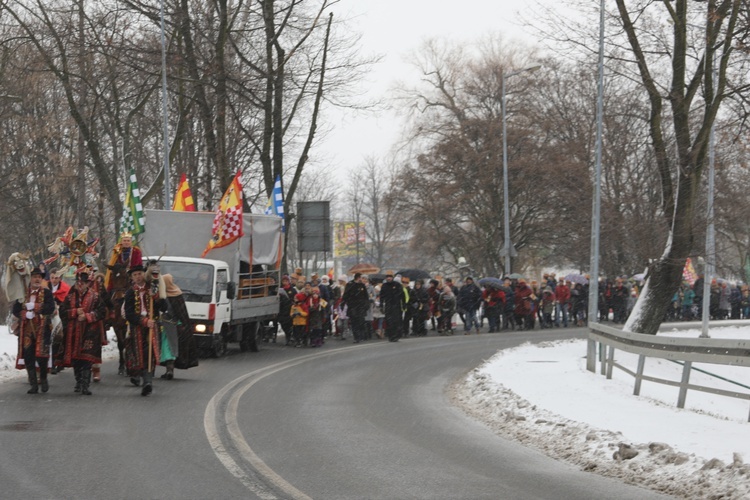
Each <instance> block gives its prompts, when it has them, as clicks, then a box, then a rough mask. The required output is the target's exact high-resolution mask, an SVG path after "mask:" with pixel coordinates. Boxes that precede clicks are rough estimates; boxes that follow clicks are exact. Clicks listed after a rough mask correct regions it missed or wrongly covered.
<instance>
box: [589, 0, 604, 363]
mask: <svg viewBox="0 0 750 500" xmlns="http://www.w3.org/2000/svg"><path fill="white" fill-rule="evenodd" d="M596 87H597V89H596V167H595V173H594V200H593V207H592V210H591V273H590V279H589V323H592V322H596V321H597V319H598V315H599V236H600V235H599V232H600V224H599V221H600V218H601V204H602V135H603V131H602V129H603V126H602V122H603V121H604V120H603V118H604V0H600V3H599V80H598V82H597V86H596ZM586 369H587V370H588V371H590V372H596V342H594V341H593V340H589V341H588V343H587V346H586Z"/></svg>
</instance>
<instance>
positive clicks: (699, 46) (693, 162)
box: [617, 0, 745, 334]
mask: <svg viewBox="0 0 750 500" xmlns="http://www.w3.org/2000/svg"><path fill="white" fill-rule="evenodd" d="M744 3H745V2H743V1H742V0H722V1H715V0H709V1H708V2H705V3H697V2H688V1H687V0H675V1H674V2H668V1H663V2H651V1H642V2H635V3H634V4H633V3H631V4H630V5H626V2H625V1H624V0H617V12H618V15H619V19H620V21H621V25H622V28H623V30H624V33H625V35H626V37H627V40H628V44H629V47H630V52H631V55H632V57H633V59H634V61H633V63H632V64H633V66H634V68H635V69H636V71H637V73H636V74H637V76H638V77H639V78H640V81H641V83H642V85H643V89H644V91H645V92H646V94H647V95H648V98H649V105H650V111H649V121H648V123H649V133H650V136H651V141H652V146H653V150H654V155H655V166H656V172H657V173H658V176H659V179H660V188H661V197H662V200H661V201H662V217H663V220H664V226H665V229H667V230H668V231H669V240H668V242H667V245H666V248H665V249H664V253H663V254H662V256H661V257H660V258H658V259H656V260H654V261H653V262H652V263H651V264H650V265H649V270H648V282H647V285H646V287H645V288H644V291H643V293H642V294H641V296H640V297H639V303H640V304H639V305H638V306H637V309H636V310H637V311H639V314H633V315H631V317H630V318H629V320H628V323H627V325H626V327H627V328H628V329H629V330H631V331H636V332H641V333H650V334H655V333H656V332H657V331H658V328H659V325H660V324H661V322H662V320H663V318H664V311H666V310H667V307H668V306H669V304H670V302H671V300H672V296H673V295H674V293H675V291H676V290H677V287H678V286H679V284H680V282H681V275H682V269H683V266H684V265H685V260H686V258H687V257H688V256H689V255H690V253H691V251H692V248H693V243H694V238H695V224H694V217H695V215H696V213H695V210H696V200H697V199H698V196H697V193H698V191H699V188H700V187H701V186H702V174H703V172H704V169H705V167H706V160H707V156H708V146H709V138H710V132H711V128H712V127H713V125H714V122H715V121H716V117H717V115H718V113H719V110H720V108H721V105H722V102H723V100H724V98H725V95H726V93H727V91H728V88H727V82H728V77H729V75H730V74H731V71H730V70H729V68H731V65H732V61H733V60H734V59H735V57H736V56H739V54H737V52H736V51H735V45H734V43H735V37H736V34H737V20H738V16H739V13H740V10H741V8H742V6H743V4H744ZM658 16H663V17H661V19H663V20H665V21H666V20H668V21H669V23H670V24H671V34H670V35H669V36H668V37H667V36H666V33H664V32H665V31H667V30H658V31H655V30H654V29H653V28H654V27H655V26H658V19H660V18H659V17H658ZM700 18H702V19H703V20H704V21H703V22H702V26H701V27H700V28H698V29H699V30H700V33H701V34H700V36H699V35H697V34H696V32H695V28H692V27H691V23H692V21H693V20H695V19H700ZM667 64H668V68H666V67H665V66H666V65H667ZM623 65H624V66H625V62H623ZM665 106H668V109H669V111H671V118H672V120H671V124H670V125H671V126H672V128H673V132H674V137H675V140H676V149H677V159H676V161H675V160H673V157H672V155H671V154H670V152H669V151H668V148H669V142H668V141H667V139H666V131H665V127H666V125H667V123H665V121H664V114H666V112H667V111H666V110H665Z"/></svg>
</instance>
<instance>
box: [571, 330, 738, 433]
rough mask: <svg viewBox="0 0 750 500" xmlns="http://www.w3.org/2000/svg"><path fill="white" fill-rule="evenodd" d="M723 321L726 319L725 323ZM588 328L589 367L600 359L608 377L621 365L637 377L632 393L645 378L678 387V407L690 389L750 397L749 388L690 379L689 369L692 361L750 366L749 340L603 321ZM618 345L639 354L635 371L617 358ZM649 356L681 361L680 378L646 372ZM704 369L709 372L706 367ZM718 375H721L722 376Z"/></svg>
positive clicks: (638, 390)
mask: <svg viewBox="0 0 750 500" xmlns="http://www.w3.org/2000/svg"><path fill="white" fill-rule="evenodd" d="M723 325H724V323H722V326H723ZM664 326H666V325H664ZM680 326H682V327H684V326H687V325H685V324H682V325H680ZM589 328H590V332H589V338H588V347H587V353H586V368H587V369H588V370H589V371H591V372H596V362H597V360H598V361H599V362H600V363H601V374H602V375H605V376H606V377H607V378H608V379H611V378H612V370H613V368H619V369H620V370H622V371H624V372H625V373H628V374H629V375H632V376H633V377H634V378H635V387H634V389H633V394H634V395H636V396H638V395H639V394H640V392H641V382H642V381H644V380H646V381H649V382H657V383H660V384H666V385H670V386H674V387H679V394H678V397H677V407H678V408H684V407H685V399H686V397H687V391H688V390H694V391H701V392H707V393H711V394H717V395H720V396H728V397H732V398H738V399H744V400H748V401H750V392H739V391H731V390H723V389H716V388H713V387H705V386H701V385H695V384H691V383H690V373H691V371H692V364H693V363H708V364H719V365H734V366H746V367H750V340H744V339H731V340H729V339H711V338H697V339H696V338H687V337H659V336H656V335H645V334H642V333H631V332H624V331H622V330H620V329H618V328H613V327H611V326H607V325H602V324H601V323H589ZM597 343H598V344H599V349H597ZM615 349H620V350H622V351H625V352H629V353H632V354H637V355H638V367H637V368H636V371H635V372H634V371H632V370H630V369H629V368H627V367H625V366H622V365H620V364H618V363H617V362H616V361H615ZM597 353H598V355H597ZM648 357H650V358H661V359H668V360H672V361H677V362H681V364H682V365H683V368H682V378H681V380H680V381H679V382H676V381H673V380H665V379H661V378H657V377H650V376H647V375H645V374H644V373H643V372H644V368H645V364H646V358H648ZM704 373H706V372H705V371H704ZM710 375H713V374H710ZM716 377H717V378H719V379H722V378H721V377H718V376H716ZM722 380H724V381H726V382H728V383H734V384H735V385H738V386H740V387H743V388H747V386H744V385H743V384H739V383H736V382H733V381H727V380H726V379H722ZM748 422H750V413H749V414H748Z"/></svg>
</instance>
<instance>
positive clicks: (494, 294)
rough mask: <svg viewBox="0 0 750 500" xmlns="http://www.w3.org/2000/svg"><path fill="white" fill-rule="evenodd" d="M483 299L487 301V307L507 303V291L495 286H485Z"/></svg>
mask: <svg viewBox="0 0 750 500" xmlns="http://www.w3.org/2000/svg"><path fill="white" fill-rule="evenodd" d="M482 299H483V300H484V301H485V303H486V306H487V307H495V306H498V305H503V304H505V292H503V291H502V290H496V289H494V288H485V289H484V291H482Z"/></svg>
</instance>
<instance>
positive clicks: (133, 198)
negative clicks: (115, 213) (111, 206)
mask: <svg viewBox="0 0 750 500" xmlns="http://www.w3.org/2000/svg"><path fill="white" fill-rule="evenodd" d="M145 230H146V217H145V216H144V215H143V205H141V192H140V191H139V190H138V182H137V181H136V179H135V170H134V169H132V168H131V169H130V179H129V180H128V190H127V192H126V194H125V204H124V205H123V207H122V218H121V219H120V234H122V233H130V234H132V235H133V236H135V235H137V234H141V233H142V232H144V231H145Z"/></svg>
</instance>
